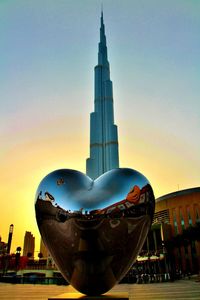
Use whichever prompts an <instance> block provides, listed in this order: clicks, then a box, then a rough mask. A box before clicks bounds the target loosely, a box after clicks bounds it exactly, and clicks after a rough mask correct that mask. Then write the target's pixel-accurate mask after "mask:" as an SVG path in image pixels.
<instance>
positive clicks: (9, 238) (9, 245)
mask: <svg viewBox="0 0 200 300" xmlns="http://www.w3.org/2000/svg"><path fill="white" fill-rule="evenodd" d="M13 229H14V225H13V224H11V225H10V227H9V233H8V244H7V253H8V254H10V249H11V244H12V236H13Z"/></svg>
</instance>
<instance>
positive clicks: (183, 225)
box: [180, 210, 185, 230]
mask: <svg viewBox="0 0 200 300" xmlns="http://www.w3.org/2000/svg"><path fill="white" fill-rule="evenodd" d="M180 220H181V228H182V230H184V229H185V222H184V219H183V215H182V212H181V210H180Z"/></svg>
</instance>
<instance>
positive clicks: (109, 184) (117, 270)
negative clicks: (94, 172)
mask: <svg viewBox="0 0 200 300" xmlns="http://www.w3.org/2000/svg"><path fill="white" fill-rule="evenodd" d="M154 206H155V199H154V195H153V191H152V188H151V186H150V184H149V182H148V180H147V179H146V178H145V177H144V176H143V175H142V174H140V173H139V172H137V171H135V170H132V169H114V170H112V171H109V172H107V173H105V174H103V175H102V176H100V177H99V178H98V179H96V180H95V181H93V180H91V179H90V178H89V177H87V176H86V175H84V174H83V173H81V172H78V171H74V170H67V169H64V170H57V171H54V172H52V173H50V174H49V175H47V176H46V177H45V178H44V179H43V180H42V182H41V183H40V185H39V187H38V190H37V193H36V203H35V208H36V218H37V223H38V226H39V230H40V233H41V236H42V239H43V242H44V243H45V245H46V246H47V248H48V250H49V252H50V254H51V256H52V258H53V259H54V261H55V263H56V265H57V267H58V269H59V270H60V271H61V273H62V275H63V276H64V278H65V279H66V280H67V281H68V282H69V283H70V284H71V285H72V286H73V287H74V288H75V289H77V290H78V291H79V292H81V293H83V294H86V295H100V294H104V293H106V292H107V291H108V290H110V289H111V288H112V287H113V286H114V285H115V284H116V283H118V282H119V281H120V280H121V279H122V278H123V277H124V276H125V274H126V273H127V271H128V270H129V269H130V267H131V266H132V264H133V263H134V261H135V260H136V258H137V255H138V253H139V252H140V250H141V248H142V246H143V243H144V241H145V239H146V237H147V234H148V231H149V229H150V226H151V222H152V218H153V213H154Z"/></svg>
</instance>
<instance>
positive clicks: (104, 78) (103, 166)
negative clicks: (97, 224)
mask: <svg viewBox="0 0 200 300" xmlns="http://www.w3.org/2000/svg"><path fill="white" fill-rule="evenodd" d="M94 75H95V87H94V112H92V113H91V114H90V157H89V158H88V159H87V161H86V173H87V175H88V176H89V177H91V178H92V179H96V178H97V177H99V176H100V175H102V174H103V173H105V172H107V171H109V170H112V169H114V168H118V167H119V154H118V134H117V126H116V125H115V124H114V111H113V89H112V81H111V80H110V66H109V62H108V58H107V46H106V36H105V27H104V22H103V12H102V13H101V27H100V42H99V52H98V65H97V66H96V67H95V70H94Z"/></svg>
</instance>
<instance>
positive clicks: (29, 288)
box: [0, 279, 200, 300]
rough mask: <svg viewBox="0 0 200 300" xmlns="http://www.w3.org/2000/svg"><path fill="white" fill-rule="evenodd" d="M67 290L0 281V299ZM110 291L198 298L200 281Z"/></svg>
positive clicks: (161, 298)
mask: <svg viewBox="0 0 200 300" xmlns="http://www.w3.org/2000/svg"><path fill="white" fill-rule="evenodd" d="M67 292H69V293H70V292H75V290H74V289H73V288H72V287H71V286H57V285H31V284H6V283H0V299H1V300H25V299H26V300H48V298H49V297H53V296H56V295H60V294H63V293H67ZM111 292H128V293H129V299H130V300H143V299H144V300H154V299H155V300H168V299H170V300H177V299H179V300H180V299H181V300H186V299H187V300H188V299H192V300H199V299H200V282H196V281H195V280H188V279H185V280H180V281H176V282H172V283H154V284H119V285H116V286H115V287H114V288H113V289H112V291H111Z"/></svg>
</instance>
